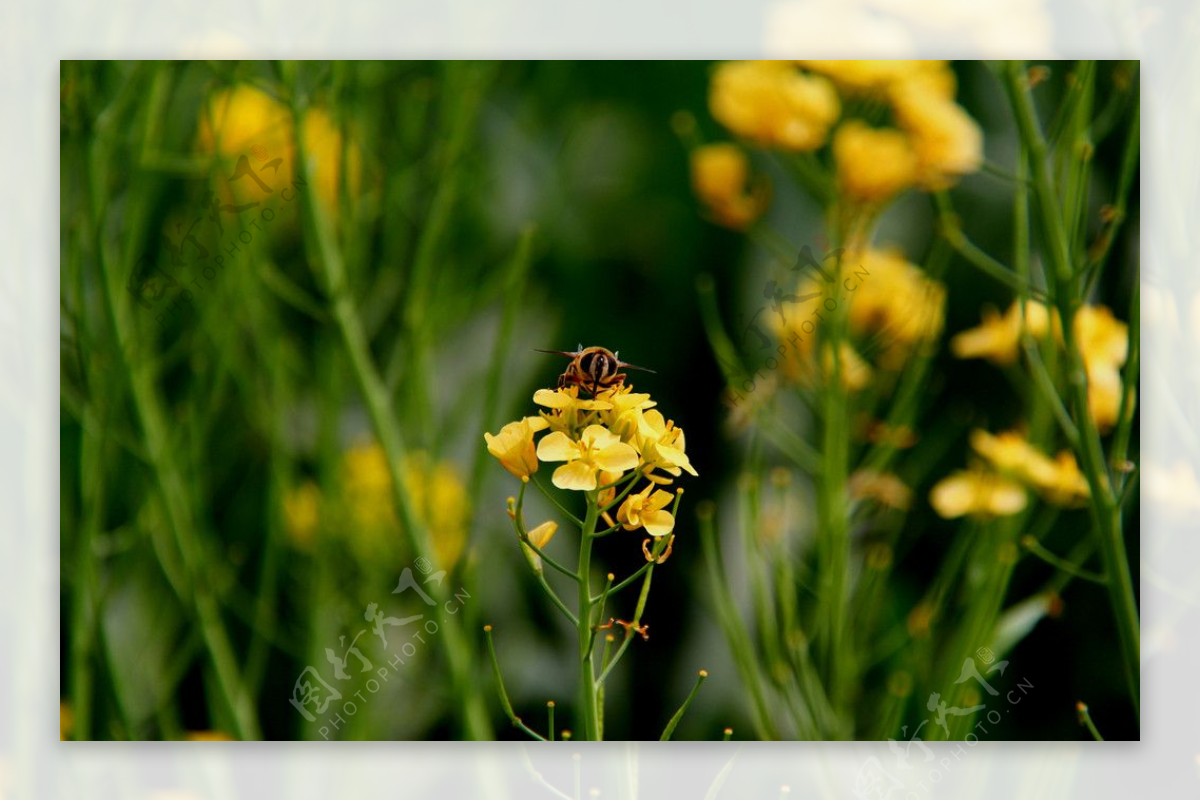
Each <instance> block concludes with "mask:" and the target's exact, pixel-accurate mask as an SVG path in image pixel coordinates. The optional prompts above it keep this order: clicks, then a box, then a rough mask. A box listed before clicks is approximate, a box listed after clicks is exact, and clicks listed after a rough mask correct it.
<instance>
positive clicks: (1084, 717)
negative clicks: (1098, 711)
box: [1075, 701, 1104, 743]
mask: <svg viewBox="0 0 1200 801" xmlns="http://www.w3.org/2000/svg"><path fill="white" fill-rule="evenodd" d="M1075 711H1076V712H1078V713H1079V725H1081V726H1083V727H1084V728H1086V729H1087V730H1088V734H1090V735H1092V739H1093V740H1095V741H1096V742H1098V743H1102V742H1104V738H1103V737H1101V736H1100V730H1099V729H1097V728H1096V724H1095V723H1093V722H1092V714H1091V712H1089V711H1088V705H1087V704H1085V703H1084V702H1083V701H1080V702H1079V703H1077V704H1075Z"/></svg>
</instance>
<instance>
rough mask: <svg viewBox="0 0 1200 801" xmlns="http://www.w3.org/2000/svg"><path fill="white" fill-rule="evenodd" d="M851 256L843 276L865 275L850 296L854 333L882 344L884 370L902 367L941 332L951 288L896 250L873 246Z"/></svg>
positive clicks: (847, 257) (847, 258)
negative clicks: (914, 349) (915, 350)
mask: <svg viewBox="0 0 1200 801" xmlns="http://www.w3.org/2000/svg"><path fill="white" fill-rule="evenodd" d="M845 258H846V261H845V265H844V267H843V274H845V275H851V276H855V275H858V274H859V273H860V272H861V273H864V274H863V275H862V277H861V278H859V279H857V286H856V287H855V289H854V291H853V293H852V294H851V295H850V309H849V312H848V317H849V320H850V330H851V332H852V333H854V334H856V335H858V336H865V335H871V336H873V337H875V338H876V339H877V340H878V342H877V344H878V346H879V348H880V355H879V357H878V359H877V363H878V364H879V366H881V367H883V368H884V369H887V370H896V369H899V368H900V367H901V366H902V364H903V362H904V360H905V359H906V358H907V356H908V353H909V351H910V350H911V349H912V347H914V346H915V345H917V344H919V343H922V342H930V341H933V340H935V339H937V337H938V336H939V335H940V334H941V332H942V323H943V321H944V317H945V305H946V288H945V286H943V285H942V284H941V283H940V282H938V281H935V280H933V279H932V278H930V277H929V276H927V275H926V274H925V272H924V271H923V270H921V268H920V267H918V266H916V265H915V264H911V263H910V262H909V261H908V260H906V259H905V258H904V256H903V254H901V252H900V251H899V250H896V249H891V248H889V249H877V248H869V249H867V250H865V251H863V252H862V253H861V254H859V255H856V254H849V255H847V256H846V257H845Z"/></svg>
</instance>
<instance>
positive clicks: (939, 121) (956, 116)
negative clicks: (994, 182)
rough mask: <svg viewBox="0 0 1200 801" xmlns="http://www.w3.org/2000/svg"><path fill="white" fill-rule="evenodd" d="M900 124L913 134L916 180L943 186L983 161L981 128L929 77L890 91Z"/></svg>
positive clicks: (929, 185)
mask: <svg viewBox="0 0 1200 801" xmlns="http://www.w3.org/2000/svg"><path fill="white" fill-rule="evenodd" d="M890 95H891V99H892V108H893V111H894V113H895V116H896V120H897V122H898V123H899V124H900V127H901V128H903V129H904V130H905V131H907V132H908V134H909V136H910V137H912V143H913V150H914V151H915V152H916V155H917V183H918V185H920V186H921V187H923V188H925V189H931V190H938V189H946V188H948V187H949V186H951V185H953V184H954V183H955V182H956V181H957V180H958V178H959V177H961V176H963V175H966V174H968V173H972V172H975V171H977V170H978V169H979V167H980V165H981V164H982V163H983V132H982V130H980V128H979V124H978V123H976V122H975V120H973V119H971V116H970V115H969V114H967V112H966V111H965V110H964V109H963V108H962V107H961V106H959V105H958V104H957V103H955V102H954V100H953V99H952V98H949V97H946V95H945V94H944V92H943V91H942V89H941V87H940V86H939V85H938V84H936V83H931V82H929V81H924V80H917V81H901V82H900V83H898V84H896V85H894V86H893V87H892V88H891V91H890Z"/></svg>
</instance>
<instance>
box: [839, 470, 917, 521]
mask: <svg viewBox="0 0 1200 801" xmlns="http://www.w3.org/2000/svg"><path fill="white" fill-rule="evenodd" d="M846 487H847V489H848V490H849V492H850V497H852V498H863V499H869V500H873V501H875V502H876V503H878V504H880V505H881V506H888V507H890V508H892V509H899V510H901V511H903V510H905V509H908V507H909V505H910V504H911V503H912V490H911V489H909V488H908V485H906V484H905V483H904V482H903V481H901V480H900V477H899V476H897V475H896V474H895V473H884V472H880V471H878V470H870V469H866V468H864V469H862V470H856V471H855V472H854V473H853V474H852V475H851V476H850V479H849V482H848V483H847V485H846Z"/></svg>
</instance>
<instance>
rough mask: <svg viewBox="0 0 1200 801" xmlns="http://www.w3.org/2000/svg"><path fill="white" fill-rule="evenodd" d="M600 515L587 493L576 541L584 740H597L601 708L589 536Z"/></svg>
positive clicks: (594, 501)
mask: <svg viewBox="0 0 1200 801" xmlns="http://www.w3.org/2000/svg"><path fill="white" fill-rule="evenodd" d="M599 518H600V507H599V504H598V503H597V500H596V491H595V490H593V491H591V492H589V493H587V515H586V517H585V518H584V521H583V526H582V529H581V531H580V540H579V568H578V569H577V570H576V573H577V574H578V575H579V579H580V581H579V613H578V617H579V621H578V626H579V630H578V631H579V694H580V696H579V697H580V709H581V710H582V712H583V737H584V739H585V740H592V741H596V740H599V739H600V711H599V704H598V703H597V698H596V666H595V663H594V662H593V661H592V625H593V623H592V590H591V569H592V538H593V535H594V533H595V531H596V521H597V520H598V519H599Z"/></svg>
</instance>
